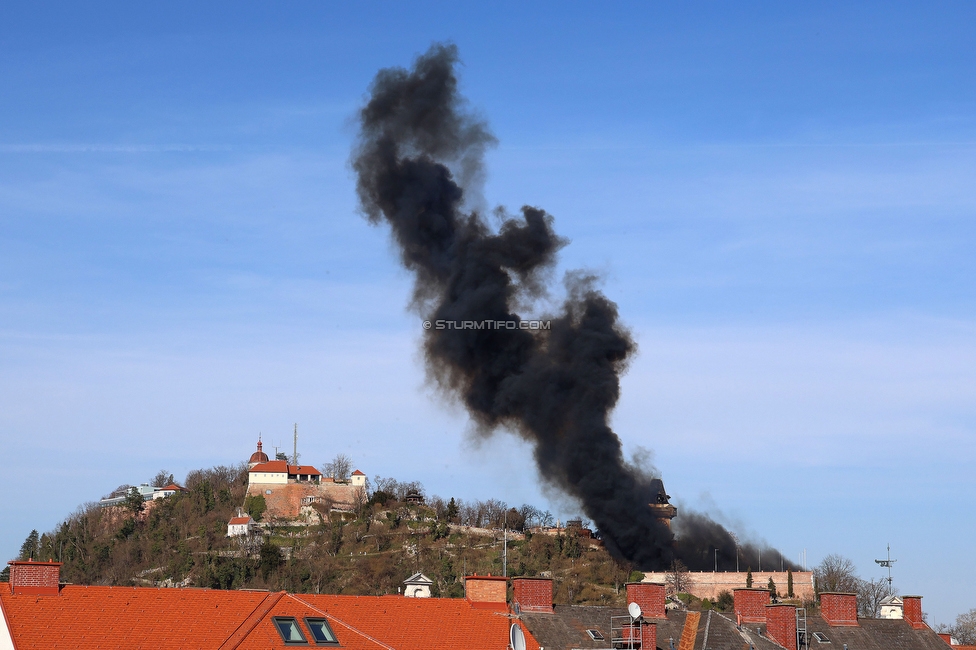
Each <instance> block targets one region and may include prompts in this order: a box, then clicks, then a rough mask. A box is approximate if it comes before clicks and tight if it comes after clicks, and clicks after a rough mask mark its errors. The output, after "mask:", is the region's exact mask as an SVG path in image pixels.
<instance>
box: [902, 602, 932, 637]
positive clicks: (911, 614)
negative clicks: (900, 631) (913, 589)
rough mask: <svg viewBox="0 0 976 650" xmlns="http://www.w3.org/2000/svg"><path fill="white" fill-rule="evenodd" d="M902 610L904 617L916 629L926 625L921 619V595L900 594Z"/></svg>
mask: <svg viewBox="0 0 976 650" xmlns="http://www.w3.org/2000/svg"><path fill="white" fill-rule="evenodd" d="M901 600H902V603H903V605H902V611H903V612H904V619H905V620H906V621H907V622H908V624H909V625H911V626H912V627H913V628H915V629H916V630H922V629H925V628H926V627H928V626H927V625H926V624H925V621H923V620H922V597H921V596H902V598H901Z"/></svg>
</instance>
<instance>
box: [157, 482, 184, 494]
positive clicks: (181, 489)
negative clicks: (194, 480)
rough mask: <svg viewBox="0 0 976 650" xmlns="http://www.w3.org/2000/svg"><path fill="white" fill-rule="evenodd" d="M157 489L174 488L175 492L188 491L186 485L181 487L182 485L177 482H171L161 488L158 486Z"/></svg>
mask: <svg viewBox="0 0 976 650" xmlns="http://www.w3.org/2000/svg"><path fill="white" fill-rule="evenodd" d="M157 489H158V490H173V491H175V492H186V491H187V490H186V488H185V487H181V486H179V485H177V484H176V483H170V484H169V485H167V486H166V487H161V488H157Z"/></svg>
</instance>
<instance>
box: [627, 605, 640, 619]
mask: <svg viewBox="0 0 976 650" xmlns="http://www.w3.org/2000/svg"><path fill="white" fill-rule="evenodd" d="M627 612H628V613H629V614H630V617H631V618H632V619H634V620H635V621H636V620H637V619H639V618H640V617H641V614H643V612H642V611H641V608H640V605H638V604H637V603H631V604H629V605H627Z"/></svg>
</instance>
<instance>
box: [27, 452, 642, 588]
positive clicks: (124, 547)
mask: <svg viewBox="0 0 976 650" xmlns="http://www.w3.org/2000/svg"><path fill="white" fill-rule="evenodd" d="M162 475H165V472H163V473H161V476H162ZM170 478H171V477H170ZM247 488H248V467H247V465H246V464H243V463H242V464H240V465H235V466H230V467H227V466H220V467H214V468H211V469H206V470H197V471H193V472H190V473H189V474H188V475H187V477H186V480H185V490H180V491H176V492H175V493H173V494H171V495H169V496H167V497H166V498H157V499H151V500H148V501H144V500H143V499H142V498H139V497H133V498H127V499H125V500H123V501H121V502H118V500H117V499H116V503H114V504H112V505H108V506H105V505H101V504H98V503H89V504H85V505H83V506H81V507H80V508H78V510H76V511H75V512H74V513H73V514H71V515H70V516H68V517H67V518H66V519H65V520H64V521H63V522H62V523H61V524H59V525H58V526H57V527H56V528H55V529H54V530H52V531H50V532H47V533H44V534H43V535H38V534H37V533H36V531H35V532H33V533H32V536H29V537H28V540H27V541H25V544H24V548H23V549H22V554H27V555H31V556H33V557H34V558H35V559H41V560H48V559H53V560H60V561H61V562H63V563H64V566H63V567H62V571H61V575H62V579H63V580H65V581H67V582H70V583H77V584H91V585H156V586H199V587H211V588H218V589H242V588H254V589H271V590H287V591H291V592H297V593H334V594H357V595H381V594H391V593H397V591H398V589H399V588H400V586H401V585H402V582H403V580H404V579H405V578H407V577H408V576H410V575H411V574H413V573H415V572H423V573H424V574H425V575H427V576H428V577H430V578H431V579H432V580H433V582H434V585H433V586H432V595H435V596H443V597H461V596H463V580H462V577H463V576H464V575H465V574H468V575H470V574H474V573H477V574H482V575H484V574H488V573H492V574H494V575H500V574H501V573H502V570H503V556H504V544H503V537H505V536H506V535H507V536H508V538H509V541H508V575H509V576H522V575H524V576H537V575H543V576H551V577H553V578H554V580H555V589H554V591H555V600H556V602H561V603H587V604H617V605H619V604H623V599H624V594H623V590H622V589H621V587H622V586H623V584H624V583H625V582H627V581H628V579H633V578H638V579H639V578H640V577H641V574H639V573H632V567H630V566H628V565H624V564H620V563H618V562H616V561H614V560H613V559H611V557H610V556H609V554H608V553H607V552H606V550H605V549H604V548H603V547H602V545H601V544H600V543H599V542H598V541H597V540H595V539H592V538H591V537H590V535H589V531H588V530H586V529H585V528H584V527H583V526H582V525H580V524H577V525H574V526H571V527H567V528H558V527H552V526H551V523H552V522H551V515H549V514H548V513H543V512H540V511H539V510H538V509H536V508H534V507H532V506H529V505H523V506H522V507H520V508H512V507H509V506H508V505H507V504H505V503H503V502H501V501H497V500H488V501H483V502H482V501H478V502H471V503H464V502H462V501H461V500H459V499H454V498H451V499H448V500H445V499H442V498H439V497H431V498H429V499H425V498H423V487H422V486H421V485H420V484H418V483H409V482H400V481H397V480H394V479H389V478H387V479H383V478H379V477H377V478H376V480H375V481H374V484H373V485H371V486H370V487H369V488H368V491H367V492H366V497H367V498H365V499H363V501H362V502H361V503H359V504H357V506H356V507H355V509H353V510H335V509H332V508H330V506H329V504H314V513H313V514H314V516H312V517H305V521H283V520H280V519H277V518H266V517H264V515H265V507H266V506H265V504H264V501H263V498H261V497H260V496H253V495H252V496H248V495H247ZM133 490H134V488H133ZM116 496H118V495H116ZM418 496H419V497H420V498H419V499H418ZM240 512H247V513H250V515H251V516H253V518H254V519H255V520H257V522H258V526H259V528H260V534H257V535H248V536H241V537H228V536H227V532H228V521H229V520H230V519H231V518H232V517H234V516H236V515H238V514H239V513H240ZM506 518H507V520H508V527H509V529H510V530H509V531H508V532H507V533H505V532H503V530H502V526H503V522H504V521H505V519H506ZM544 524H550V526H547V527H543V525H544ZM532 525H535V526H538V527H536V528H535V530H536V531H537V532H535V533H533V532H532V530H533V529H532V528H531V526H532Z"/></svg>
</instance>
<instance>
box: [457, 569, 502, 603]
mask: <svg viewBox="0 0 976 650" xmlns="http://www.w3.org/2000/svg"><path fill="white" fill-rule="evenodd" d="M464 597H465V598H467V599H468V602H470V603H481V604H490V605H498V606H504V605H505V603H506V601H507V598H508V579H507V578H502V577H501V576H490V575H489V576H467V577H466V578H465V579H464Z"/></svg>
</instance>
